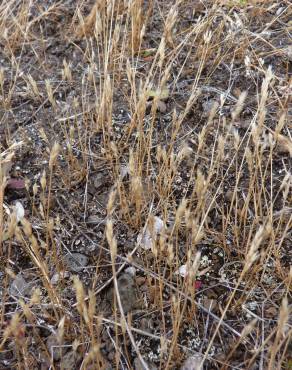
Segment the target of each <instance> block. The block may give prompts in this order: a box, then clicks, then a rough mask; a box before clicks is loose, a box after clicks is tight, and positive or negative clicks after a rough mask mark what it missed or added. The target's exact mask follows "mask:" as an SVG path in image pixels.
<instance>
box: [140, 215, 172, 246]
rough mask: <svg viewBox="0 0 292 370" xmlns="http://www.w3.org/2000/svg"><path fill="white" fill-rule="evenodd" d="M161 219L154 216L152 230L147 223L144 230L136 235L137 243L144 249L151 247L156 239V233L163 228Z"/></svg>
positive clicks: (163, 224)
mask: <svg viewBox="0 0 292 370" xmlns="http://www.w3.org/2000/svg"><path fill="white" fill-rule="evenodd" d="M165 226H166V225H165V223H164V222H163V220H162V219H161V218H159V217H157V216H155V217H154V223H153V230H151V229H150V227H149V224H148V225H147V227H146V230H145V231H144V232H141V233H140V234H139V235H138V238H137V243H138V244H140V245H141V247H142V248H143V249H145V250H149V249H151V247H152V245H153V244H154V243H155V241H156V239H157V235H158V234H159V233H160V232H161V231H162V230H163V229H164V228H165Z"/></svg>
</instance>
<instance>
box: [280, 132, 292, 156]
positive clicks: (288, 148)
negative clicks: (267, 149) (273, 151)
mask: <svg viewBox="0 0 292 370" xmlns="http://www.w3.org/2000/svg"><path fill="white" fill-rule="evenodd" d="M276 140H277V144H278V145H277V149H278V151H279V153H289V155H290V157H292V141H291V140H290V139H289V138H288V137H286V136H284V135H281V134H279V135H277V137H276Z"/></svg>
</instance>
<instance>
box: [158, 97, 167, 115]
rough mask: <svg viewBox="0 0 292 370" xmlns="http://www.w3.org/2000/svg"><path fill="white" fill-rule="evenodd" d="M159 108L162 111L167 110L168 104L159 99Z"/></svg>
mask: <svg viewBox="0 0 292 370" xmlns="http://www.w3.org/2000/svg"><path fill="white" fill-rule="evenodd" d="M157 108H158V110H159V111H160V112H161V113H165V112H166V104H165V103H164V102H163V101H162V100H158V101H157Z"/></svg>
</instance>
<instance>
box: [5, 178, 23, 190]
mask: <svg viewBox="0 0 292 370" xmlns="http://www.w3.org/2000/svg"><path fill="white" fill-rule="evenodd" d="M7 188H8V189H13V190H22V189H25V181H24V180H23V179H15V178H11V179H9V180H8V181H7Z"/></svg>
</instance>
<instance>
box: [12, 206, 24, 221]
mask: <svg viewBox="0 0 292 370" xmlns="http://www.w3.org/2000/svg"><path fill="white" fill-rule="evenodd" d="M14 210H15V213H16V220H17V222H18V221H20V220H22V219H23V217H24V214H25V211H24V208H23V205H22V204H21V203H20V202H19V201H17V202H16V203H15V207H14Z"/></svg>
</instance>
